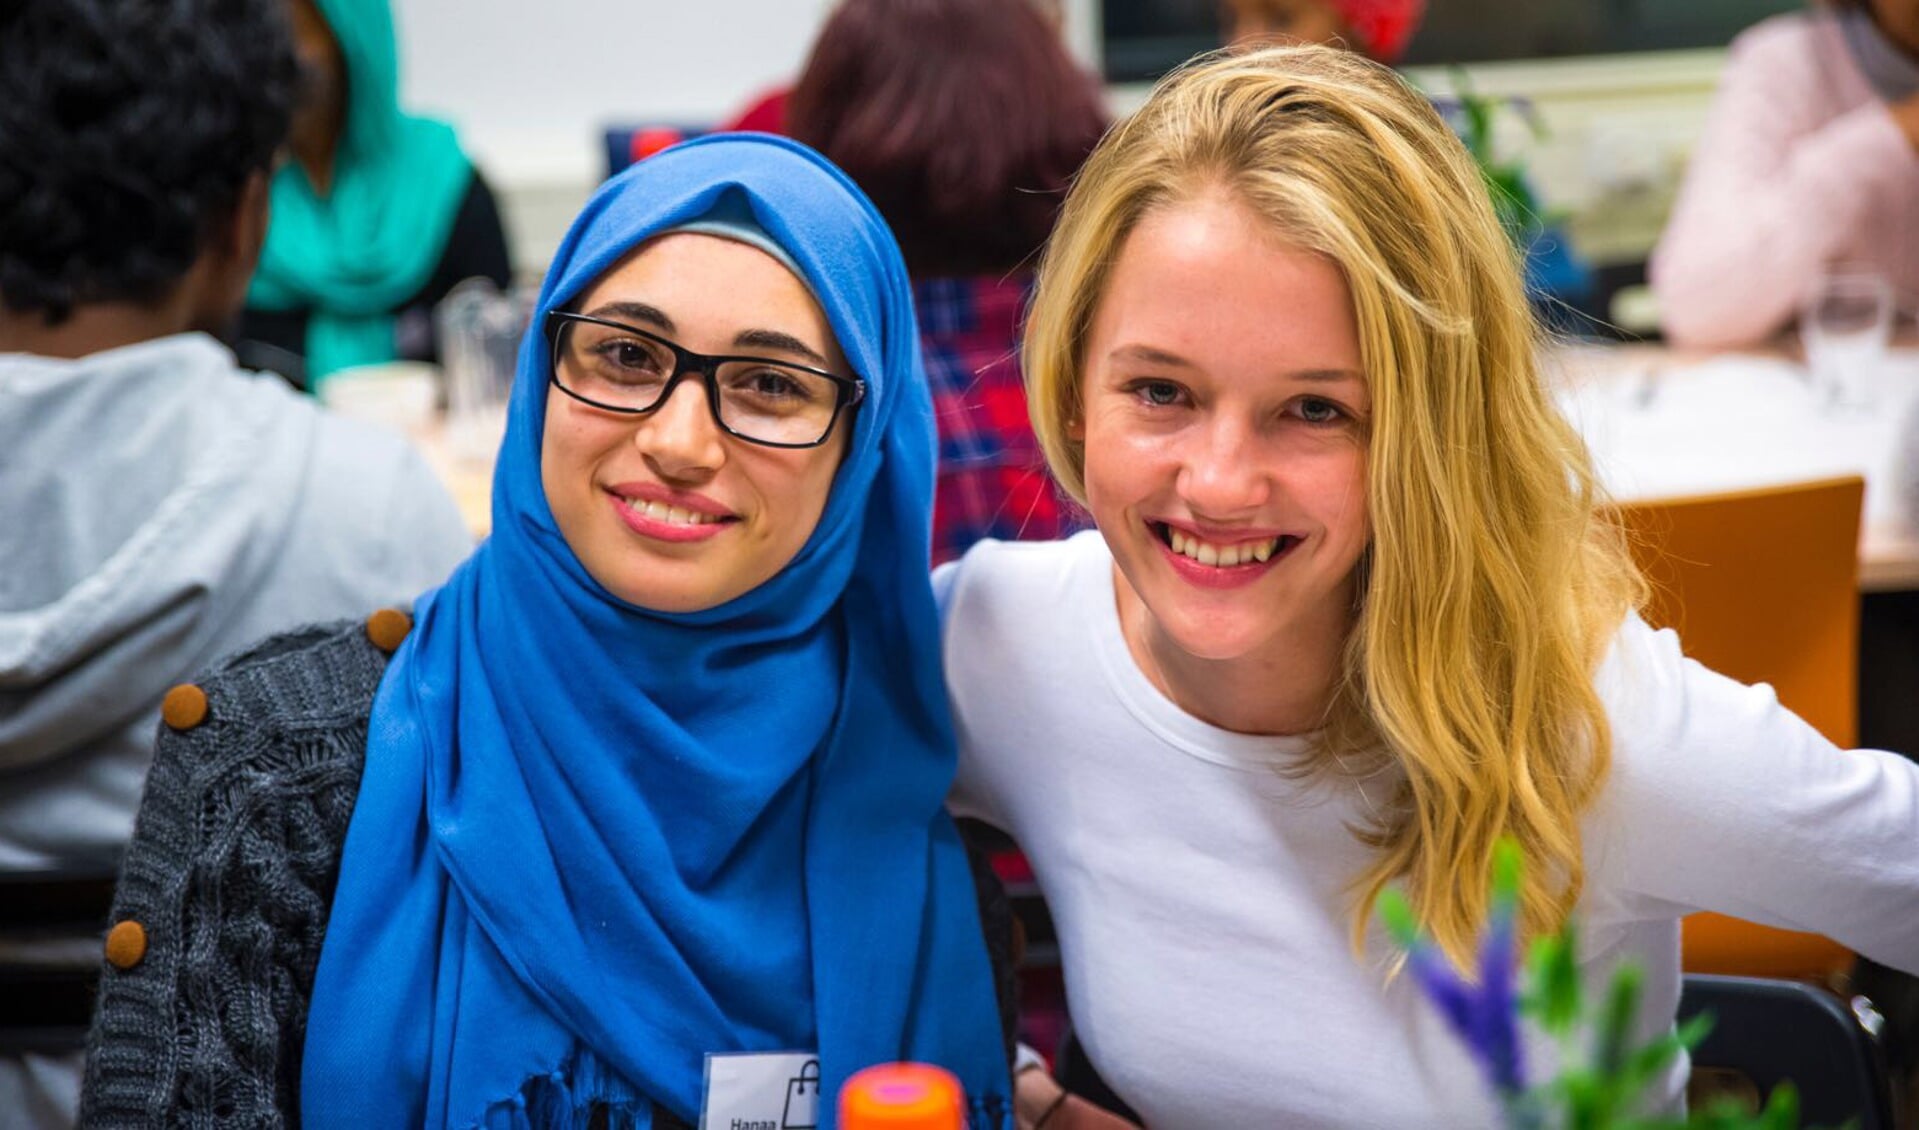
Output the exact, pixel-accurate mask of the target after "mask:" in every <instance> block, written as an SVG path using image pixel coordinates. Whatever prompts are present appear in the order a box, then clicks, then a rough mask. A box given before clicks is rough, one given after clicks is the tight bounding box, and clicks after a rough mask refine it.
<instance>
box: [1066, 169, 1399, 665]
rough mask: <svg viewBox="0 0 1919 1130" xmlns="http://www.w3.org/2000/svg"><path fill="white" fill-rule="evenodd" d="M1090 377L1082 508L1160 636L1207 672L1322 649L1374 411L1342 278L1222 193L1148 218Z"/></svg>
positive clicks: (1338, 597) (1135, 236)
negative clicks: (1221, 663)
mask: <svg viewBox="0 0 1919 1130" xmlns="http://www.w3.org/2000/svg"><path fill="white" fill-rule="evenodd" d="M1084 373H1085V376H1084V386H1083V389H1082V393H1083V396H1084V420H1083V422H1082V423H1081V424H1080V425H1079V426H1078V427H1077V428H1076V429H1075V431H1076V432H1077V433H1078V435H1079V436H1080V437H1082V438H1083V440H1084V444H1085V469H1086V470H1085V477H1086V498H1087V504H1088V507H1089V509H1090V510H1091V511H1092V514H1093V518H1094V520H1095V521H1096V522H1097V523H1098V525H1099V528H1100V532H1101V533H1102V534H1104V535H1105V538H1106V542H1107V544H1108V545H1109V546H1111V548H1112V551H1113V557H1114V559H1115V561H1116V562H1117V564H1118V566H1119V569H1120V572H1121V574H1122V575H1123V576H1124V578H1125V581H1126V582H1127V583H1128V585H1130V587H1131V589H1132V590H1133V592H1134V593H1136V594H1137V595H1138V597H1139V599H1140V601H1141V602H1142V603H1143V604H1144V606H1145V608H1146V610H1147V612H1148V613H1149V614H1150V616H1151V619H1152V621H1153V623H1154V626H1155V627H1156V628H1157V629H1159V631H1160V632H1161V633H1162V634H1163V636H1164V638H1165V639H1166V640H1167V641H1169V642H1171V643H1172V644H1173V645H1174V646H1176V647H1177V648H1178V649H1179V650H1180V651H1183V652H1185V653H1186V654H1187V655H1190V656H1193V657H1195V658H1199V659H1208V660H1234V659H1241V658H1254V659H1270V658H1274V657H1278V656H1284V655H1287V654H1290V653H1292V650H1293V649H1296V648H1301V647H1304V648H1306V649H1308V650H1309V652H1312V653H1320V654H1323V653H1325V652H1327V651H1328V649H1329V648H1330V649H1336V648H1337V644H1338V641H1339V640H1340V639H1342V638H1343V637H1344V633H1345V631H1346V629H1347V626H1348V623H1349V621H1350V616H1351V610H1352V608H1353V604H1354V584H1355V580H1354V570H1355V567H1356V566H1357V564H1358V562H1359V559H1360V555H1361V553H1362V552H1363V551H1364V549H1365V547H1366V544H1367V539H1368V537H1369V531H1368V524H1367V515H1366V436H1367V421H1368V419H1369V416H1370V413H1371V407H1372V402H1371V396H1370V393H1369V391H1368V388H1367V383H1366V380H1365V377H1364V375H1363V370H1362V365H1361V361H1360V351H1359V336H1358V332H1357V330H1356V328H1355V324H1354V318H1353V309H1352V299H1351V297H1350V295H1349V293H1348V291H1347V287H1346V283H1345V279H1344V277H1343V276H1342V274H1341V272H1340V270H1339V269H1338V267H1336V266H1335V265H1334V264H1333V263H1332V262H1330V261H1329V260H1327V259H1326V258H1324V257H1323V256H1320V255H1317V254H1314V253H1311V252H1307V251H1303V250H1300V249H1298V248H1296V247H1292V246H1289V245H1287V244H1285V243H1282V242H1280V241H1279V240H1278V239H1277V237H1276V236H1275V235H1274V234H1273V231H1272V229H1271V226H1270V225H1268V224H1267V223H1265V222H1264V221H1262V220H1261V219H1260V218H1259V217H1257V216H1256V215H1255V214H1253V213H1252V212H1251V211H1249V210H1248V209H1246V208H1245V207H1244V206H1243V205H1241V204H1239V203H1238V202H1237V201H1235V200H1233V199H1231V198H1229V197H1227V196H1226V195H1225V194H1224V193H1220V192H1215V193H1210V194H1206V195H1202V196H1200V197H1198V198H1196V199H1193V200H1190V201H1185V202H1181V203H1176V204H1171V205H1166V206H1164V207H1162V208H1160V209H1158V210H1155V211H1152V212H1149V213H1148V214H1147V215H1146V216H1145V217H1144V218H1143V219H1142V220H1141V221H1140V222H1139V224H1138V226H1137V227H1136V228H1135V229H1134V230H1133V232H1132V234H1131V235H1130V236H1129V237H1128V238H1127V240H1126V242H1125V244H1124V245H1123V247H1122V248H1121V250H1120V255H1119V259H1118V261H1117V262H1116V263H1115V264H1114V267H1113V269H1112V273H1111V276H1110V277H1109V279H1108V281H1107V284H1106V290H1105V294H1104V295H1103V297H1102V298H1101V301H1100V304H1099V306H1098V308H1097V310H1096V311H1095V314H1094V317H1093V321H1092V325H1091V327H1090V332H1089V334H1088V338H1087V345H1086V352H1085V367H1084Z"/></svg>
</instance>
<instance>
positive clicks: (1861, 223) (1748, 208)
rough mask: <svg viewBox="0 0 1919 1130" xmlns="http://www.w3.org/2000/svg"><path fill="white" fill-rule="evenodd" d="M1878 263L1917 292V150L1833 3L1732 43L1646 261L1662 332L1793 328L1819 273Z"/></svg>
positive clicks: (1904, 296) (1724, 340)
mask: <svg viewBox="0 0 1919 1130" xmlns="http://www.w3.org/2000/svg"><path fill="white" fill-rule="evenodd" d="M1841 261H1843V262H1846V263H1848V264H1858V265H1862V266H1866V267H1870V268H1872V269H1875V270H1877V271H1879V272H1881V273H1883V274H1884V275H1885V276H1886V277H1887V278H1888V279H1890V280H1891V281H1892V283H1893V285H1894V286H1895V287H1897V288H1899V291H1900V299H1901V303H1902V305H1904V304H1909V303H1910V301H1911V296H1912V295H1914V294H1919V154H1915V153H1914V151H1913V148H1912V146H1911V145H1910V144H1908V143H1907V141H1906V138H1905V135H1904V134H1903V133H1901V132H1900V130H1899V127H1898V126H1897V125H1895V124H1894V122H1893V120H1892V115H1891V114H1890V113H1889V112H1887V109H1886V106H1885V104H1884V103H1883V102H1881V101H1879V99H1878V97H1877V96H1876V95H1875V94H1874V93H1873V91H1872V89H1871V87H1869V86H1868V85H1867V83H1866V79H1865V76H1864V75H1863V74H1861V73H1860V70H1859V68H1858V66H1857V65H1856V64H1855V63H1854V62H1853V60H1852V56H1851V55H1850V54H1849V53H1848V51H1847V49H1846V45H1845V41H1844V39H1843V38H1842V37H1841V35H1840V31H1839V27H1838V24H1837V23H1836V22H1835V21H1834V19H1833V18H1832V17H1831V16H1830V15H1827V14H1825V13H1818V12H1813V13H1803V14H1793V15H1786V16H1776V17H1774V18H1772V19H1769V20H1766V21H1765V22H1763V23H1761V24H1759V25H1757V26H1755V27H1753V28H1751V29H1749V30H1747V31H1746V32H1745V33H1743V34H1741V35H1740V36H1739V38H1737V39H1736V40H1734V41H1733V44H1732V49H1731V51H1730V52H1729V54H1728V55H1727V58H1726V69H1725V72H1724V74H1723V75H1722V76H1721V79H1720V84H1719V93H1718V96H1717V98H1716V99H1715V101H1714V104H1713V108H1712V112H1711V114H1710V116H1709V117H1708V118H1707V121H1706V129H1705V134H1704V136H1703V137H1702V138H1701V139H1700V141H1699V145H1698V147H1697V148H1696V149H1695V150H1694V151H1693V157H1692V162H1691V165H1690V166H1689V167H1688V168H1687V170H1686V180H1685V184H1684V185H1683V186H1682V188H1681V189H1680V193H1679V199H1678V202H1677V203H1676V204H1675V206H1674V208H1673V212H1672V217H1671V219H1670V220H1669V221H1668V222H1667V225H1666V231H1665V234H1664V235H1663V236H1662V237H1661V238H1660V240H1659V246H1658V248H1656V249H1655V250H1654V251H1653V256H1652V262H1651V264H1650V266H1649V273H1650V276H1651V281H1652V286H1653V290H1654V292H1655V293H1656V294H1657V295H1658V298H1659V307H1660V311H1661V315H1662V320H1663V321H1664V323H1665V329H1666V335H1667V336H1668V337H1669V338H1670V339H1671V340H1672V341H1673V342H1674V343H1675V344H1680V345H1701V346H1733V345H1742V344H1748V343H1752V342H1757V341H1759V340H1761V339H1764V338H1766V337H1769V336H1771V335H1772V334H1774V333H1776V332H1778V331H1779V330H1781V329H1783V328H1784V327H1785V326H1786V325H1787V324H1788V323H1789V322H1791V321H1792V320H1793V319H1794V318H1795V317H1796V316H1797V312H1798V308H1799V305H1800V301H1801V298H1802V296H1803V295H1804V294H1805V293H1806V290H1807V288H1808V287H1809V286H1810V285H1811V283H1812V281H1813V280H1814V279H1816V278H1817V277H1818V276H1819V273H1820V270H1821V269H1822V268H1823V267H1825V266H1827V265H1828V264H1832V263H1837V262H1841Z"/></svg>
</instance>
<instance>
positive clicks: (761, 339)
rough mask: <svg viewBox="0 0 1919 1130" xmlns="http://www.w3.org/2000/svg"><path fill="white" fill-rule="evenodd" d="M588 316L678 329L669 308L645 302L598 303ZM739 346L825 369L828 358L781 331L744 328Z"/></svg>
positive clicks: (665, 330) (662, 329) (667, 331)
mask: <svg viewBox="0 0 1919 1130" xmlns="http://www.w3.org/2000/svg"><path fill="white" fill-rule="evenodd" d="M586 315H587V317H589V318H609V319H611V320H613V321H616V322H637V323H639V324H641V325H645V326H651V327H653V328H654V329H657V330H659V331H660V332H661V333H664V334H672V333H675V332H677V330H676V328H675V327H674V325H673V319H671V318H669V317H667V316H666V311H664V310H661V309H660V308H659V307H657V306H648V305H647V304H646V303H644V302H608V303H605V304H604V305H600V306H595V307H594V308H593V309H591V310H589V311H587V312H586ZM733 346H734V348H736V349H777V350H780V351H781V352H784V353H792V354H795V355H797V356H800V357H804V358H805V359H806V360H807V361H808V362H810V363H812V364H814V365H817V366H819V367H820V368H822V369H824V368H825V367H826V364H827V361H826V357H825V356H824V355H823V354H821V353H820V351H819V350H817V349H814V348H813V347H812V346H810V345H808V344H806V343H805V342H803V341H801V340H800V339H799V338H796V337H794V336H793V335H792V334H789V333H782V332H781V331H779V330H741V331H740V333H739V335H738V336H736V337H735V338H734V339H733Z"/></svg>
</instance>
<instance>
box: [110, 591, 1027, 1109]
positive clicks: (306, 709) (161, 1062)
mask: <svg viewBox="0 0 1919 1130" xmlns="http://www.w3.org/2000/svg"><path fill="white" fill-rule="evenodd" d="M407 626H408V621H407V620H406V619H405V617H404V615H403V614H400V613H396V612H392V611H387V612H383V613H379V614H376V615H375V616H374V617H372V618H371V619H369V620H368V621H367V622H366V623H365V624H361V623H357V622H347V623H336V624H328V625H320V626H315V627H310V628H303V629H299V630H296V631H293V632H289V633H286V634H284V635H280V636H275V637H273V638H271V639H269V640H266V641H265V642H263V643H261V644H259V645H257V646H255V647H253V648H251V649H249V650H247V651H244V652H242V653H240V654H238V655H236V656H233V657H232V658H230V659H227V660H225V661H224V662H222V663H220V664H219V665H217V666H216V667H215V668H214V669H213V670H212V671H211V672H210V673H209V674H208V675H207V676H206V677H205V678H203V679H202V680H201V681H200V682H199V684H197V687H190V688H185V689H182V688H176V689H175V691H174V692H173V693H172V694H170V695H169V696H168V700H167V703H166V705H165V708H164V710H163V712H162V715H163V719H164V721H163V723H162V726H161V730H160V740H159V743H158V745H157V748H156V750H155V754H154V762H153V769H152V771H151V774H150V776H149V777H148V781H147V789H146V795H145V798H144V800H143V801H142V803H141V807H140V815H139V819H138V821H137V823H136V824H135V827H134V835H133V842H132V844H131V845H130V846H129V847H128V849H127V855H126V859H125V862H124V863H123V865H122V868H121V873H120V881H119V886H118V889H117V890H116V892H115V895H114V901H113V913H112V923H113V927H112V929H111V930H110V931H109V934H108V940H107V962H106V964H105V966H104V970H103V973H102V977H101V986H100V997H99V1004H98V1007H97V1010H96V1012H95V1014H94V1019H93V1026H92V1030H91V1032H90V1034H89V1037H88V1042H87V1044H88V1046H87V1069H86V1083H85V1088H84V1090H83V1092H82V1095H81V1114H80V1117H81V1124H82V1125H83V1126H87V1127H123V1126H125V1127H151V1126H196V1127H199V1126H215V1125H218V1126H247V1127H281V1126H297V1125H298V1124H299V1109H300V1102H299V1084H300V1064H301V1056H302V1050H303V1048H304V1046H305V1042H306V1019H307V1006H308V1002H309V1000H310V998H311V996H312V992H313V975H314V970H315V968H316V967H317V966H318V964H319V960H320V943H321V941H322V939H323V938H324V937H325V935H326V924H327V913H328V910H329V907H330V906H331V904H332V900H333V889H334V884H335V881H336V880H337V879H338V877H339V870H340V855H341V849H342V847H343V845H344V844H345V841H346V831H347V824H348V821H349V820H350V818H351V817H352V815H353V805H354V801H355V799H356V797H357V796H358V794H359V788H360V774H361V769H362V767H363V766H364V764H365V759H366V740H367V721H368V718H369V717H370V716H371V714H372V709H373V696H374V692H375V691H376V690H377V689H378V688H379V685H380V679H381V676H382V675H383V674H384V672H385V670H386V662H387V656H388V654H389V653H390V652H391V650H392V649H393V648H394V647H396V646H398V644H399V641H400V638H401V637H403V636H404V635H405V632H406V628H407ZM974 874H975V879H976V882H977V884H978V886H979V891H980V899H981V916H982V920H983V921H984V923H985V925H986V934H987V939H988V950H989V953H990V954H991V956H992V958H993V966H994V972H995V975H996V980H997V982H998V988H999V994H1000V1005H1001V1013H1002V1017H1003V1018H1004V1019H1005V1021H1006V1032H1007V1039H1008V1048H1009V1056H1010V1049H1011V1031H1012V1015H1013V1007H1012V997H1013V981H1012V962H1013V956H1012V947H1013V942H1012V937H1013V929H1012V923H1011V916H1010V913H1009V911H1008V909H1007V904H1006V899H1005V894H1004V891H1003V890H1002V889H1001V888H1000V887H999V885H998V883H997V882H996V881H995V880H994V879H993V878H992V876H991V872H990V870H988V869H986V868H985V867H984V865H983V863H981V862H980V861H979V860H978V858H977V857H976V859H975V869H974ZM594 1121H595V1122H596V1123H600V1124H604V1118H603V1117H602V1118H595V1119H594ZM654 1124H655V1125H656V1126H660V1127H663V1128H665V1130H673V1128H676V1127H684V1126H685V1123H683V1122H682V1121H681V1120H679V1119H677V1118H675V1117H674V1116H673V1115H672V1113H671V1112H670V1111H667V1110H664V1109H658V1110H656V1112H655V1123H654Z"/></svg>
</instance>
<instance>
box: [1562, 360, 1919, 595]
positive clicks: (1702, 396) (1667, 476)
mask: <svg viewBox="0 0 1919 1130" xmlns="http://www.w3.org/2000/svg"><path fill="white" fill-rule="evenodd" d="M1547 371H1548V374H1549V376H1550V378H1551V379H1553V380H1554V381H1555V382H1556V385H1557V388H1558V392H1559V400H1560V404H1561V407H1562V408H1563V409H1564V410H1565V412H1566V414H1567V416H1568V418H1570V419H1571V420H1572V421H1573V424H1574V426H1576V427H1577V428H1579V430H1580V432H1581V434H1582V435H1584V436H1585V438H1586V442H1587V443H1588V444H1589V445H1590V446H1591V449H1592V453H1593V462H1594V464H1595V466H1596V467H1597V469H1598V471H1599V475H1600V478H1601V480H1602V481H1604V482H1605V484H1606V486H1607V488H1608V489H1609V490H1610V491H1611V492H1612V494H1613V496H1614V497H1616V498H1618V499H1620V500H1621V501H1629V502H1631V501H1642V500H1646V499H1654V498H1669V497H1676V496H1683V495H1689V494H1705V493H1713V492H1718V491H1726V490H1737V489H1740V488H1744V487H1755V486H1772V485H1777V484H1781V483H1790V482H1799V481H1805V480H1811V479H1823V478H1832V477H1834V476H1839V475H1860V476H1862V477H1864V478H1865V480H1866V503H1865V513H1864V516H1863V522H1862V528H1861V537H1860V554H1859V557H1860V561H1859V563H1860V588H1861V589H1863V590H1867V591H1878V590H1887V589H1908V588H1919V537H1915V534H1914V529H1913V519H1912V516H1913V514H1914V513H1915V512H1919V487H1916V486H1915V484H1914V479H1915V477H1916V476H1919V464H1915V461H1914V456H1915V455H1919V445H1915V444H1914V443H1913V442H1911V441H1909V440H1908V437H1911V436H1919V432H1916V431H1915V429H1919V418H1916V417H1915V416H1914V411H1915V408H1919V350H1914V349H1904V348H1902V349H1896V350H1893V351H1892V352H1891V353H1890V354H1888V356H1887V357H1886V359H1885V362H1884V363H1883V364H1882V365H1881V366H1880V367H1879V369H1878V370H1877V371H1876V372H1875V374H1874V385H1875V388H1874V391H1873V396H1872V399H1873V402H1874V403H1873V407H1872V408H1871V409H1870V410H1860V409H1837V408H1833V407H1831V406H1830V405H1829V404H1828V403H1827V402H1826V399H1825V397H1824V396H1823V395H1822V394H1821V393H1820V391H1819V390H1817V389H1816V388H1815V387H1814V385H1813V383H1812V382H1811V381H1810V380H1809V379H1808V377H1807V374H1806V370H1805V367H1804V365H1803V364H1801V363H1800V362H1799V361H1797V360H1796V359H1795V358H1793V357H1791V356H1790V355H1788V354H1786V353H1785V352H1783V351H1774V352H1768V353H1752V354H1730V353H1729V354H1719V355H1716V356H1700V355H1687V354H1683V353H1677V352H1673V351H1669V350H1665V349H1659V348H1651V347H1624V348H1620V347H1575V348H1571V349H1564V350H1559V351H1557V352H1555V353H1554V354H1553V355H1551V356H1550V357H1549V359H1548V363H1547ZM1785 533H1787V532H1786V531H1782V535H1784V534H1785Z"/></svg>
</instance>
